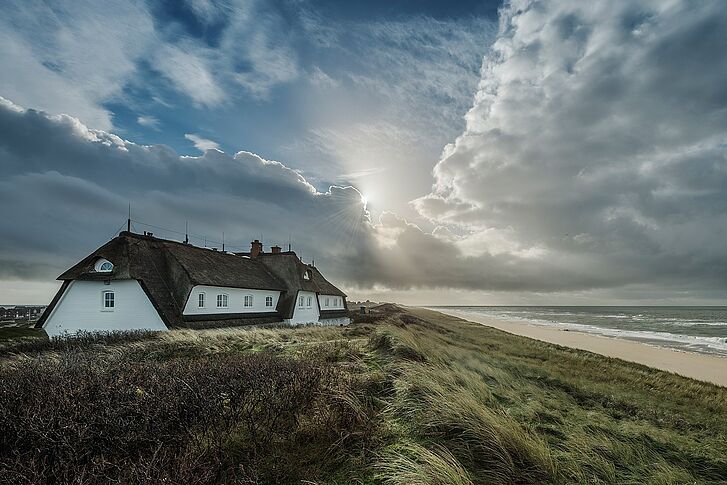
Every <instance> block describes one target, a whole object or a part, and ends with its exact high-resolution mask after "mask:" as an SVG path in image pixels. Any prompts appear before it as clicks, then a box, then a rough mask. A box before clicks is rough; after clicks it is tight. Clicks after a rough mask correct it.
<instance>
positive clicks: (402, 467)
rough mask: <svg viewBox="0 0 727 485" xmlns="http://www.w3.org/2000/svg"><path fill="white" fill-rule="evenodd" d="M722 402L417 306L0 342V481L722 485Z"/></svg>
mask: <svg viewBox="0 0 727 485" xmlns="http://www.w3.org/2000/svg"><path fill="white" fill-rule="evenodd" d="M361 320H363V318H362V319H361ZM725 416H727V389H725V388H721V387H717V386H714V385H710V384H706V383H701V382H697V381H694V380H690V379H686V378H682V377H679V376H675V375H672V374H668V373H665V372H661V371H658V370H654V369H649V368H646V367H643V366H639V365H636V364H630V363H626V362H623V361H619V360H616V359H610V358H606V357H602V356H598V355H595V354H591V353H588V352H583V351H578V350H572V349H567V348H563V347H558V346H555V345H551V344H547V343H542V342H538V341H534V340H530V339H526V338H523V337H518V336H514V335H510V334H506V333H504V332H500V331H498V330H495V329H491V328H487V327H482V326H479V325H475V324H470V323H468V322H464V321H462V320H459V319H457V318H454V317H449V316H445V315H441V314H438V313H435V312H430V311H426V310H419V309H405V310H402V309H400V308H396V307H391V308H389V307H384V308H382V309H380V312H379V313H378V314H377V315H367V316H366V318H365V321H361V322H358V323H353V324H352V325H350V326H348V327H343V328H341V327H302V328H294V329H293V328H266V329H245V328H238V329H220V330H204V331H194V330H179V331H173V332H169V333H164V334H126V335H115V336H107V337H93V336H84V337H82V338H80V339H77V340H71V341H54V340H43V339H37V340H32V339H27V338H25V339H20V340H18V339H8V340H5V341H3V342H0V429H1V430H2V431H3V432H2V433H0V482H13V483H38V482H55V483H98V482H116V483H160V482H163V483H301V482H303V483H339V484H343V483H362V484H374V483H384V484H474V483H496V484H497V483H502V484H507V483H710V482H711V483H720V482H724V481H725V480H727V420H725Z"/></svg>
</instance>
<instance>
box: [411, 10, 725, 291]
mask: <svg viewBox="0 0 727 485" xmlns="http://www.w3.org/2000/svg"><path fill="white" fill-rule="evenodd" d="M501 15H502V18H501V20H500V23H501V29H500V33H499V35H498V38H497V41H496V42H495V44H494V47H493V52H492V53H491V55H490V56H489V57H488V60H487V62H486V63H485V64H484V66H483V70H482V73H483V75H482V80H481V81H480V85H479V89H478V92H477V94H476V97H475V103H474V106H473V107H472V109H471V110H470V111H469V112H468V113H467V115H466V121H467V127H466V129H465V131H464V133H463V134H462V135H461V136H459V137H458V138H457V139H456V141H455V142H454V143H453V144H451V145H449V146H448V147H446V149H445V151H444V155H443V158H442V159H441V161H440V162H439V163H438V164H437V166H436V167H435V169H434V188H433V191H432V192H431V193H430V194H429V195H427V196H425V197H422V198H419V199H417V200H416V201H414V206H415V208H416V209H417V210H418V211H419V212H420V213H421V214H422V215H424V216H426V217H427V218H429V219H430V220H432V221H434V222H436V223H438V224H443V225H448V226H450V227H456V228H458V229H459V230H460V231H463V232H464V234H465V235H464V237H463V240H462V241H460V242H459V243H458V246H459V247H460V248H462V249H463V251H467V252H468V253H470V254H472V253H473V251H472V248H473V247H476V248H479V249H478V250H477V252H479V253H483V252H484V254H489V255H491V257H492V261H490V263H493V264H496V263H498V262H507V263H508V265H509V267H510V271H509V275H497V277H498V278H503V279H502V280H501V281H507V280H508V279H509V280H510V281H511V287H512V288H517V287H522V288H534V289H536V288H537V289H541V290H544V291H550V290H554V289H557V288H573V289H575V288H579V287H616V286H621V285H626V284H629V283H643V284H650V285H652V286H653V287H662V288H666V287H682V288H693V287H701V288H709V287H714V285H717V287H720V288H723V289H724V288H725V286H726V283H727V278H725V275H724V272H722V271H720V270H719V269H718V268H722V267H724V265H725V264H727V250H725V249H724V248H725V246H724V245H722V244H720V243H718V242H717V241H721V240H724V237H725V236H727V229H725V228H726V227H727V225H726V223H727V216H726V215H725V214H726V212H725V207H726V206H727V195H726V193H725V191H724V187H727V150H726V149H725V148H726V147H727V135H725V132H724V127H725V126H727V109H725V108H727V87H726V86H727V59H726V58H725V56H724V55H723V52H722V51H723V49H722V47H720V46H725V45H727V13H725V11H724V9H723V8H722V6H721V5H720V4H719V3H718V2H704V3H700V4H699V5H696V6H695V5H694V4H693V3H691V2H686V1H673V2H639V3H638V4H635V3H633V2H626V1H622V2H605V1H604V2H589V3H588V5H586V4H584V3H582V2H577V1H568V0H562V1H554V2H547V3H541V2H528V1H513V2H512V4H511V5H510V6H509V7H507V8H506V9H505V10H504V11H503V12H502V14H501ZM695 73H699V74H698V75H695ZM489 234H491V235H492V236H491V235H489ZM493 236H494V237H493ZM467 248H469V249H467ZM524 255H528V256H527V257H525V256H524ZM463 256H464V253H463ZM473 257H476V258H479V259H480V260H481V259H482V258H483V256H473ZM486 263H487V262H486V261H484V260H481V261H480V262H479V264H480V268H481V269H482V270H483V274H485V275H486V276H484V278H488V277H489V276H488V275H487V273H484V271H485V270H488V271H489V270H491V269H492V267H491V266H490V265H489V263H487V264H486ZM503 284H504V283H503Z"/></svg>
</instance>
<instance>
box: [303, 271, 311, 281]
mask: <svg viewBox="0 0 727 485" xmlns="http://www.w3.org/2000/svg"><path fill="white" fill-rule="evenodd" d="M303 279H304V280H306V281H308V280H310V270H309V269H307V270H305V273H303Z"/></svg>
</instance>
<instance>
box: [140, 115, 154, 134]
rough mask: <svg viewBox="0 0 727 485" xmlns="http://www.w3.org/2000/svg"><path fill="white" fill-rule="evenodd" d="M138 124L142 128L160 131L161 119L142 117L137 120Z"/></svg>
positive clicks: (149, 116)
mask: <svg viewBox="0 0 727 485" xmlns="http://www.w3.org/2000/svg"><path fill="white" fill-rule="evenodd" d="M136 122H137V123H139V124H140V125H141V126H145V127H147V128H152V129H154V130H157V131H159V119H158V118H156V117H154V116H151V115H142V116H139V117H138V118H136Z"/></svg>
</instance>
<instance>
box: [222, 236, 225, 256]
mask: <svg viewBox="0 0 727 485" xmlns="http://www.w3.org/2000/svg"><path fill="white" fill-rule="evenodd" d="M222 252H223V253H224V252H225V232H224V231H223V232H222Z"/></svg>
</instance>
